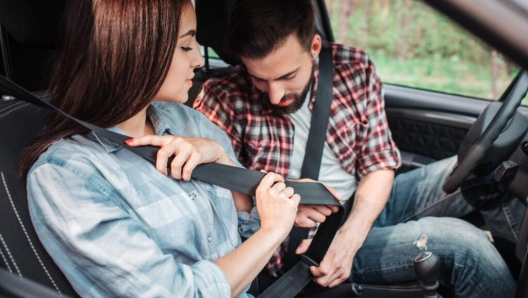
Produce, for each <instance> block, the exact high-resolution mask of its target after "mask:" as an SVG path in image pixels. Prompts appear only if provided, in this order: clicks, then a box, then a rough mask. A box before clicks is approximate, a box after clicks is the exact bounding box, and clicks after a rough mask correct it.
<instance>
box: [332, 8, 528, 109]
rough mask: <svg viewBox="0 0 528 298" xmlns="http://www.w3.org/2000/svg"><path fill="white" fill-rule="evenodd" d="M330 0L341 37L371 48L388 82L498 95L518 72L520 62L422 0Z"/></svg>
mask: <svg viewBox="0 0 528 298" xmlns="http://www.w3.org/2000/svg"><path fill="white" fill-rule="evenodd" d="M325 2H326V6H327V10H328V14H329V17H330V22H331V26H332V31H333V33H334V36H335V40H336V42H338V43H341V44H345V45H350V46H354V47H357V48H360V49H363V50H364V51H366V52H367V54H368V55H369V56H370V57H371V59H372V60H373V61H374V63H375V64H376V67H377V70H378V73H379V75H380V77H381V78H382V80H383V81H384V82H385V83H389V84H395V85H402V86H408V87H413V88H419V89H426V90H431V91H438V92H444V93H450V94H458V95H463V96H470V97H476V98H482V99H488V100H496V99H498V98H499V97H500V95H501V94H502V93H503V92H504V90H506V88H507V87H508V85H509V84H510V82H511V81H512V79H513V78H514V77H515V75H516V74H517V73H518V72H519V67H518V66H517V65H516V64H515V63H513V62H511V61H509V60H508V59H507V58H506V57H504V56H502V55H501V54H500V53H498V52H497V51H496V50H494V49H493V48H491V47H490V46H488V45H487V44H485V43H484V42H482V41H480V40H479V39H478V38H477V37H475V36H473V35H471V34H470V33H469V32H467V31H465V30H464V29H462V28H461V27H459V26H458V25H457V24H455V23H454V22H453V21H451V20H450V19H448V18H446V17H445V16H443V15H441V14H439V13H438V12H436V11H435V10H434V9H432V8H430V7H429V6H427V5H426V4H424V3H421V2H419V1H415V0H391V1H387V0H371V1H361V0H325ZM523 105H528V98H525V99H524V101H523Z"/></svg>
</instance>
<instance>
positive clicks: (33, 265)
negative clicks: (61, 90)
mask: <svg viewBox="0 0 528 298" xmlns="http://www.w3.org/2000/svg"><path fill="white" fill-rule="evenodd" d="M44 114H45V113H44V112H43V111H42V110H41V109H39V108H37V107H35V106H33V105H30V104H28V103H26V102H22V101H18V100H11V101H2V102H0V181H1V187H0V267H2V268H5V269H6V270H7V271H9V272H10V273H12V274H14V275H17V276H20V277H21V278H27V279H30V280H34V281H36V282H38V283H40V284H42V285H45V286H48V287H49V288H51V289H54V290H55V291H57V292H59V293H61V294H66V295H70V296H76V294H75V291H74V290H73V288H72V287H71V285H70V284H69V282H68V281H67V279H66V278H65V277H64V275H63V274H62V272H61V271H60V270H59V268H58V267H57V266H56V265H55V263H54V262H53V260H52V259H51V257H50V256H49V255H48V253H47V252H46V251H45V249H44V247H43V246H42V244H41V243H40V241H39V239H38V237H37V235H36V233H35V230H34V228H33V225H32V223H31V219H30V217H29V210H28V203H27V194H26V188H25V186H24V184H23V183H22V182H21V181H20V180H19V179H18V178H17V167H18V160H19V158H20V156H21V154H22V151H23V150H24V148H25V147H26V146H27V145H28V144H29V142H31V140H32V139H33V138H34V136H35V135H36V133H38V131H39V130H40V129H41V128H42V127H43V124H44Z"/></svg>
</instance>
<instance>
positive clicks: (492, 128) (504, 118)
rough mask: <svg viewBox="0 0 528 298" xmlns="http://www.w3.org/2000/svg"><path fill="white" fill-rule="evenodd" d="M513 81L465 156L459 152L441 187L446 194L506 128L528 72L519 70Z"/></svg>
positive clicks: (526, 85) (527, 85)
mask: <svg viewBox="0 0 528 298" xmlns="http://www.w3.org/2000/svg"><path fill="white" fill-rule="evenodd" d="M515 80H516V82H515V83H514V85H513V87H511V88H509V89H510V91H509V93H508V96H507V97H506V100H505V101H504V103H503V104H502V106H501V107H500V109H499V110H498V111H497V114H495V116H494V117H493V119H492V120H491V122H490V123H489V125H488V126H487V127H486V129H485V130H484V132H482V134H481V135H480V137H478V138H477V140H476V141H475V143H474V144H473V145H472V146H471V147H470V149H469V151H468V152H467V154H466V155H465V156H462V157H461V154H460V152H459V154H458V166H456V167H455V169H454V170H453V172H452V173H451V174H450V175H449V177H447V179H446V181H445V182H444V185H443V189H444V191H445V192H446V193H452V192H454V191H455V190H456V189H457V188H459V187H460V185H461V184H462V182H464V180H465V179H466V178H467V177H468V176H469V175H470V174H471V173H472V172H473V170H475V168H476V167H477V166H478V165H479V164H480V163H481V162H482V160H483V158H484V157H485V156H486V153H487V151H488V150H489V149H490V148H491V147H492V145H493V142H495V140H497V138H498V137H499V135H500V134H501V132H502V130H503V129H504V128H506V125H507V124H508V122H509V121H510V119H512V117H513V115H514V114H515V111H516V110H517V108H518V107H519V105H520V104H521V101H522V99H523V98H524V96H525V95H526V90H527V89H528V71H526V70H521V72H520V73H519V75H518V76H517V77H516V78H515ZM489 112H491V111H490V109H488V108H486V110H484V112H482V114H480V116H479V118H478V119H477V121H475V124H473V126H472V127H471V129H470V130H469V132H468V134H467V135H466V137H465V139H464V141H463V143H464V142H466V141H468V138H471V136H472V134H471V131H472V130H473V129H475V125H476V124H477V123H479V120H482V118H484V117H486V113H489Z"/></svg>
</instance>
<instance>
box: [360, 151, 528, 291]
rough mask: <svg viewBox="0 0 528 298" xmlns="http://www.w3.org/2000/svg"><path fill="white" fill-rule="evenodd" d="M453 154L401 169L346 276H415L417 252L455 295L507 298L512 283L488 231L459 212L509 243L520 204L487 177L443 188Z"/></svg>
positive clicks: (374, 279) (369, 279)
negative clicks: (476, 214)
mask: <svg viewBox="0 0 528 298" xmlns="http://www.w3.org/2000/svg"><path fill="white" fill-rule="evenodd" d="M455 164H456V157H452V158H448V159H444V160H441V161H438V162H435V163H433V164H430V165H428V166H426V167H423V168H419V169H416V170H413V171H410V172H407V173H403V174H400V175H398V176H397V177H396V179H395V181H394V186H393V188H392V193H391V195H390V198H389V201H388V203H387V205H386V207H385V208H384V209H383V211H382V212H381V214H380V216H379V218H378V219H377V220H376V222H375V223H374V226H373V228H372V229H371V231H370V233H369V235H368V237H367V239H366V240H365V243H364V245H363V246H362V248H361V249H360V250H359V251H358V253H357V254H356V257H355V259H354V266H353V268H352V278H353V279H354V281H356V282H364V283H380V282H386V283H398V282H406V281H412V280H416V275H415V273H414V269H413V260H414V258H415V257H416V255H418V253H420V252H421V251H425V250H428V251H431V252H433V253H435V254H437V255H438V256H439V257H440V259H441V261H442V264H443V268H442V271H441V274H440V277H439V280H438V281H439V282H440V283H441V284H443V285H445V286H447V287H449V288H452V289H453V290H454V291H455V293H456V295H457V296H458V297H481V298H482V297H513V296H514V293H515V286H516V282H515V280H514V278H513V277H512V275H511V273H510V271H509V269H508V266H507V265H506V263H505V262H504V260H503V259H502V257H501V256H500V254H499V253H498V252H497V250H496V249H495V247H494V246H493V244H492V243H491V242H490V240H489V237H488V236H487V235H486V234H485V233H484V232H483V231H482V230H481V229H479V228H477V227H475V226H474V225H472V224H470V223H467V222H465V221H463V220H460V219H457V218H454V217H462V216H464V215H467V214H469V213H471V212H472V211H474V210H479V211H480V213H481V214H482V215H483V217H484V219H485V221H486V223H487V226H488V228H489V229H490V231H491V233H492V235H493V236H494V238H502V239H507V240H508V241H512V242H515V241H516V239H517V237H518V233H519V227H520V224H521V221H522V217H523V215H524V205H522V203H521V202H520V201H519V200H517V199H515V198H512V197H511V196H508V195H507V194H504V193H502V192H501V191H499V190H498V188H497V186H496V185H495V183H493V179H492V177H491V175H488V176H487V177H483V178H476V179H473V180H471V181H468V182H465V183H464V185H462V186H461V188H460V189H459V190H457V191H456V192H455V193H452V194H449V195H447V194H446V193H444V192H443V190H442V184H443V182H444V181H445V178H446V177H447V176H448V175H449V174H450V173H451V170H452V168H453V167H454V165H455Z"/></svg>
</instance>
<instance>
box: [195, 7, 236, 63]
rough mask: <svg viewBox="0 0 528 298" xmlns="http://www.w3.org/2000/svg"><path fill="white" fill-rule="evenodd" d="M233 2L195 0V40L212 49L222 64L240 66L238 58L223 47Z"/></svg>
mask: <svg viewBox="0 0 528 298" xmlns="http://www.w3.org/2000/svg"><path fill="white" fill-rule="evenodd" d="M232 7H233V0H196V3H195V10H196V19H197V22H198V25H197V31H198V32H197V35H196V39H197V40H198V43H200V44H201V45H202V46H204V47H209V48H212V49H213V50H214V51H215V52H216V53H217V54H218V56H219V57H220V59H222V60H223V61H224V62H226V63H228V64H231V65H238V64H240V58H239V57H237V56H235V55H233V54H231V53H230V52H229V51H228V50H227V49H226V47H225V43H224V40H225V36H226V31H227V24H228V20H229V15H230V14H231V10H232Z"/></svg>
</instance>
